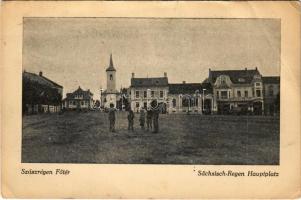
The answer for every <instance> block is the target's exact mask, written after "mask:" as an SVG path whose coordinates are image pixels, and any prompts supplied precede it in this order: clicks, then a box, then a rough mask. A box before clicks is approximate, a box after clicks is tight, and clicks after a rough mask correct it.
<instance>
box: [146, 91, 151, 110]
mask: <svg viewBox="0 0 301 200" xmlns="http://www.w3.org/2000/svg"><path fill="white" fill-rule="evenodd" d="M150 95H151V89H147V90H146V102H147V103H146V104H147V105H146V107H148V106H149V104H150V102H149V100H150V98H149V97H150Z"/></svg>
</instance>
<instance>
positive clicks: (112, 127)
mask: <svg viewBox="0 0 301 200" xmlns="http://www.w3.org/2000/svg"><path fill="white" fill-rule="evenodd" d="M115 115H116V109H115V108H114V104H112V103H111V104H110V108H109V124H110V132H115V120H116V116H115Z"/></svg>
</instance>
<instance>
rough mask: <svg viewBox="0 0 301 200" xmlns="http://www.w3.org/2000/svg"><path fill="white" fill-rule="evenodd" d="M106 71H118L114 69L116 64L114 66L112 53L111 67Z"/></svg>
mask: <svg viewBox="0 0 301 200" xmlns="http://www.w3.org/2000/svg"><path fill="white" fill-rule="evenodd" d="M106 71H116V69H115V68H114V64H113V57H112V53H111V55H110V64H109V67H108V68H107V69H106Z"/></svg>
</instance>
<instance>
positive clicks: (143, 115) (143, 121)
mask: <svg viewBox="0 0 301 200" xmlns="http://www.w3.org/2000/svg"><path fill="white" fill-rule="evenodd" d="M139 121H140V126H141V129H142V130H144V124H145V112H144V108H141V109H140V118H139Z"/></svg>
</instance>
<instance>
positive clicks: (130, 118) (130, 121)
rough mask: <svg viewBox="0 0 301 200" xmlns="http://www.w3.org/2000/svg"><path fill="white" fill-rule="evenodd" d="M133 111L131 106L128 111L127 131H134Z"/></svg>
mask: <svg viewBox="0 0 301 200" xmlns="http://www.w3.org/2000/svg"><path fill="white" fill-rule="evenodd" d="M134 117H135V115H134V112H133V110H132V108H129V111H128V130H129V131H134Z"/></svg>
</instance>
